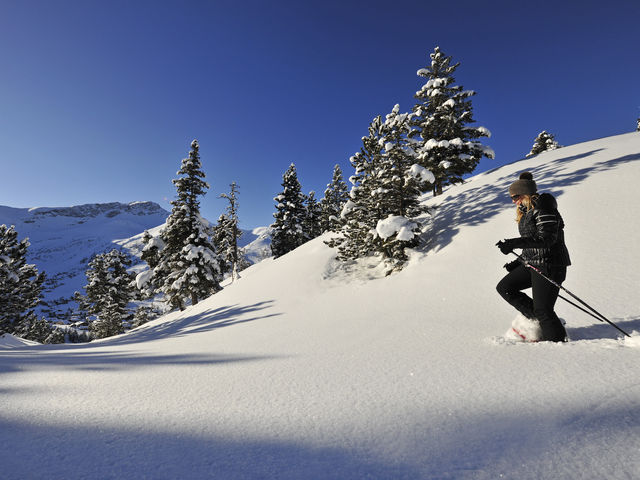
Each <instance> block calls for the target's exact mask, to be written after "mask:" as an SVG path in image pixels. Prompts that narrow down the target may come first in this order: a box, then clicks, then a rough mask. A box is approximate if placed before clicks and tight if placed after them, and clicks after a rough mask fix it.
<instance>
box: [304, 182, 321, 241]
mask: <svg viewBox="0 0 640 480" xmlns="http://www.w3.org/2000/svg"><path fill="white" fill-rule="evenodd" d="M305 208H306V211H307V215H306V216H305V219H304V231H305V233H306V236H307V240H313V239H314V238H316V237H319V236H320V235H321V234H322V206H321V205H320V203H318V202H317V201H316V192H314V191H311V192H309V195H307V196H306V197H305Z"/></svg>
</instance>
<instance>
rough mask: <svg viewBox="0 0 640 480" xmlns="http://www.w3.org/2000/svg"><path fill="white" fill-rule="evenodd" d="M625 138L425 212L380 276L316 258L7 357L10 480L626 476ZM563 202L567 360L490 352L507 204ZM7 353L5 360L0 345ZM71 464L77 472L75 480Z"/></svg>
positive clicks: (632, 342)
mask: <svg viewBox="0 0 640 480" xmlns="http://www.w3.org/2000/svg"><path fill="white" fill-rule="evenodd" d="M639 152H640V134H638V133H630V134H626V135H619V136H616V137H610V138H604V139H600V140H595V141H592V142H585V143H582V144H577V145H572V146H566V147H563V148H559V149H557V150H554V151H553V152H545V153H542V154H540V155H537V156H534V157H531V158H527V159H524V160H520V161H517V162H514V163H511V164H508V165H505V166H502V167H499V168H496V169H494V170H492V171H489V172H484V173H481V174H479V175H476V176H474V177H472V178H470V179H468V181H467V182H466V183H465V184H463V185H458V186H455V187H449V188H447V189H446V190H445V192H444V193H443V194H442V195H440V196H438V197H435V198H434V197H431V196H430V195H426V196H425V197H424V201H425V202H426V203H427V204H428V205H429V206H432V207H437V208H434V209H433V216H432V218H431V220H430V225H429V229H428V232H427V233H426V234H425V237H424V240H425V244H424V245H423V246H422V247H421V248H419V249H416V250H414V251H412V252H411V255H410V259H409V262H408V264H407V265H406V267H405V268H404V269H403V270H402V271H400V272H398V273H396V274H393V275H390V276H388V277H384V272H383V271H380V270H379V269H378V268H377V267H376V265H375V262H358V263H352V264H343V263H340V262H338V261H337V260H336V256H335V252H334V251H333V250H332V249H330V248H329V247H327V246H326V245H325V244H324V243H323V240H326V239H327V237H328V235H325V236H322V237H320V238H318V239H315V240H312V241H310V242H308V243H306V244H304V245H302V246H301V247H299V248H298V249H296V250H294V251H292V252H290V253H288V254H286V255H283V256H282V257H280V258H278V259H275V260H274V259H267V260H265V261H263V262H260V263H259V264H256V265H253V266H252V267H250V268H248V269H247V270H245V271H244V272H243V274H242V278H240V279H239V280H238V281H236V282H234V283H233V284H231V285H229V286H227V287H226V288H224V289H223V290H222V291H220V292H219V293H217V294H215V295H213V296H211V297H210V298H208V299H206V300H203V301H201V302H200V303H198V304H197V305H195V306H192V307H189V308H187V309H186V310H185V311H183V312H178V311H176V312H172V313H170V314H168V315H165V316H163V317H161V318H158V319H156V320H153V321H151V322H149V323H147V324H145V325H143V326H141V327H139V328H137V329H135V330H132V331H131V332H129V333H127V334H125V335H120V336H117V337H112V338H109V339H104V340H101V341H95V342H92V343H90V344H83V345H43V346H33V345H23V346H20V345H16V344H15V343H14V341H11V340H10V341H8V343H9V345H8V346H7V347H3V348H0V381H1V382H2V389H3V409H2V417H0V427H1V428H0V441H2V442H4V444H6V445H11V449H5V451H4V452H2V453H0V463H2V465H3V468H4V470H3V471H4V472H7V473H6V474H7V475H8V478H25V477H31V478H88V477H92V478H115V477H121V478H124V477H126V478H220V479H225V480H227V479H250V478H265V479H266V478H274V479H275V478H277V479H279V480H282V479H285V480H294V479H296V480H297V479H300V478H312V479H335V480H338V479H340V480H345V479H362V478H369V479H376V480H398V479H407V480H415V479H443V480H444V479H450V480H453V479H455V480H489V479H491V480H493V479H496V478H513V479H518V480H539V479H541V478H562V479H584V478H587V479H603V478H604V479H608V480H631V479H635V478H637V476H638V472H640V456H638V451H640V435H639V434H638V425H640V383H639V382H638V373H637V368H636V365H638V364H639V362H640V348H639V347H640V342H639V341H638V339H639V338H640V336H639V335H638V333H637V332H639V331H640V305H639V304H638V297H637V291H638V288H640V255H639V254H638V253H639V250H638V246H637V238H638V236H639V235H640V225H639V224H638V222H636V221H630V219H631V220H633V219H635V205H636V202H635V191H636V189H637V184H638V182H640V153H639ZM525 170H528V171H530V172H532V173H533V176H534V179H535V180H536V182H537V184H538V189H539V191H543V192H550V193H552V194H553V195H554V196H555V197H556V198H557V200H558V205H559V209H560V211H561V213H562V216H563V218H564V220H565V223H566V229H565V233H566V240H567V245H568V248H569V251H570V254H571V258H572V262H573V265H572V266H571V267H570V269H569V273H568V277H567V280H566V282H565V284H564V285H565V287H566V288H568V289H570V290H571V291H573V292H575V293H576V294H577V295H579V296H580V297H581V298H583V299H585V300H586V301H588V302H589V303H590V304H591V305H593V306H594V307H595V308H597V309H598V311H600V312H602V313H603V314H604V315H606V316H607V317H608V318H609V319H611V320H612V321H614V322H615V323H616V324H618V325H619V326H620V327H622V328H624V329H625V330H626V331H629V332H631V333H632V334H633V337H632V338H630V339H629V338H624V337H622V336H621V335H620V334H619V332H617V331H616V330H615V329H613V328H612V327H611V326H609V325H607V324H605V323H603V322H598V321H596V320H595V319H594V318H592V317H590V316H588V315H586V314H584V313H583V312H580V311H579V310H577V309H575V308H573V307H571V306H570V305H568V304H567V303H565V302H561V301H559V303H558V304H557V308H556V309H557V311H558V314H559V315H560V316H561V317H562V318H564V319H565V320H566V321H567V330H568V333H569V336H570V337H571V342H569V343H567V344H553V343H548V342H542V343H537V344H523V343H513V342H505V341H504V340H503V339H502V338H501V335H502V334H503V333H504V332H505V331H506V330H507V329H508V328H509V326H510V324H511V320H512V319H513V318H514V317H515V311H514V310H513V309H512V308H511V307H510V306H509V305H508V304H506V303H505V302H504V301H503V300H502V298H500V297H499V296H498V294H497V293H496V291H495V285H496V283H497V282H498V281H499V280H500V278H502V276H503V275H504V274H505V270H504V269H503V268H502V265H503V264H504V263H505V262H506V261H509V260H511V259H512V258H511V256H504V255H502V254H501V253H500V251H499V250H498V249H497V248H496V247H495V243H496V241H498V240H500V239H502V238H508V237H513V236H516V235H517V226H516V224H515V221H514V219H515V212H514V207H513V204H512V202H511V199H510V198H509V196H508V186H509V185H510V184H511V183H512V182H513V181H514V180H515V179H516V178H517V177H518V175H519V173H521V172H522V171H525ZM0 343H1V342H0ZM69 452H74V454H77V455H76V456H75V457H74V461H73V462H69V461H68V458H69V457H68V455H69Z"/></svg>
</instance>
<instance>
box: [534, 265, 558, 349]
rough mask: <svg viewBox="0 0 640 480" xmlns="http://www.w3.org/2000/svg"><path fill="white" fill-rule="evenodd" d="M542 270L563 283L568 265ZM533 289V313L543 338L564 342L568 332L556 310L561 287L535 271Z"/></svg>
mask: <svg viewBox="0 0 640 480" xmlns="http://www.w3.org/2000/svg"><path fill="white" fill-rule="evenodd" d="M541 271H542V272H543V273H544V274H545V275H546V276H547V277H549V278H551V279H553V280H554V281H555V282H556V283H558V284H562V282H563V281H564V279H565V278H566V275H567V268H566V267H558V268H541ZM531 289H532V293H533V313H534V315H535V317H536V318H537V319H538V321H539V322H540V328H541V329H542V339H543V340H546V341H552V342H563V341H564V340H565V339H566V336H567V332H566V330H565V329H564V327H563V326H562V322H561V321H560V319H559V318H558V316H557V315H556V312H555V311H554V306H555V304H556V300H557V299H558V294H559V293H560V289H559V288H558V287H556V286H555V285H553V284H552V283H551V282H549V281H548V280H547V279H545V278H543V277H542V276H541V275H539V274H537V273H535V272H532V277H531Z"/></svg>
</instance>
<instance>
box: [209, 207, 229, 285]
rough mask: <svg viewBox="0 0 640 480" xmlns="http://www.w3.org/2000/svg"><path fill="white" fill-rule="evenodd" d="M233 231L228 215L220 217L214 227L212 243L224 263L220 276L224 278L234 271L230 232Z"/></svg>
mask: <svg viewBox="0 0 640 480" xmlns="http://www.w3.org/2000/svg"><path fill="white" fill-rule="evenodd" d="M230 230H231V220H229V217H227V214H226V213H223V214H221V215H220V216H219V217H218V222H217V223H216V224H215V226H214V227H213V236H212V241H213V244H214V245H215V247H216V251H217V252H219V253H220V256H221V258H222V260H223V261H222V262H221V263H220V274H221V275H222V276H223V277H224V276H225V275H226V274H227V273H229V272H231V271H232V269H233V259H232V255H231V252H232V250H233V249H232V247H231V239H230V235H229V231H230Z"/></svg>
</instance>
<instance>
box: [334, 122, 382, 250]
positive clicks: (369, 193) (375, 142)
mask: <svg viewBox="0 0 640 480" xmlns="http://www.w3.org/2000/svg"><path fill="white" fill-rule="evenodd" d="M381 136H382V117H380V116H377V117H375V118H374V119H373V120H372V122H371V123H370V124H369V135H368V136H366V137H362V147H361V148H360V151H359V152H357V153H356V154H355V155H353V156H352V157H351V158H350V159H349V161H350V163H351V166H352V167H353V169H354V174H353V175H352V176H351V177H350V178H349V181H350V182H351V183H352V185H353V186H352V188H351V191H350V193H349V200H347V202H346V203H345V205H344V207H343V209H342V212H341V213H340V218H341V220H342V223H343V226H342V229H341V230H340V232H339V233H340V235H339V236H337V237H334V238H332V239H331V240H329V241H328V242H327V245H329V246H330V247H333V248H337V249H338V254H337V258H338V259H339V260H342V261H349V260H355V259H357V258H362V257H366V256H369V255H372V254H373V253H374V248H373V232H375V227H376V224H377V222H378V219H379V218H381V216H382V214H381V212H378V211H377V209H376V205H375V202H373V200H372V197H373V192H374V191H375V190H376V188H378V184H377V179H376V177H375V176H374V172H375V171H376V170H377V169H378V168H379V165H380V163H381V158H382V142H380V141H379V140H380V138H381Z"/></svg>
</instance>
